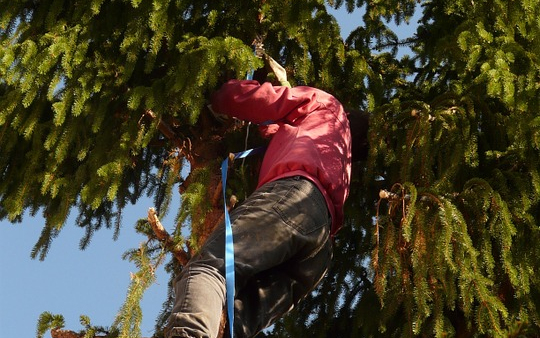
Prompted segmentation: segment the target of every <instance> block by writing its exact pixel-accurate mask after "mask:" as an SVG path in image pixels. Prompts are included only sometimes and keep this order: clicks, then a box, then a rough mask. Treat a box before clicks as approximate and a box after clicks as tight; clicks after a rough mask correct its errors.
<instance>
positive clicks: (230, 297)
mask: <svg viewBox="0 0 540 338" xmlns="http://www.w3.org/2000/svg"><path fill="white" fill-rule="evenodd" d="M264 149H265V147H259V148H254V149H249V150H246V151H241V152H238V153H234V154H231V155H232V159H231V160H235V159H237V158H238V159H240V158H244V157H247V156H249V155H254V154H258V153H261V152H262V151H264ZM229 158H230V157H227V158H226V159H225V160H223V162H222V163H221V179H222V186H223V207H224V209H225V283H226V284H225V285H226V287H227V294H226V296H227V316H228V317H229V330H230V334H231V338H233V328H234V293H235V291H234V284H235V282H234V241H233V234H232V225H231V219H230V217H229V211H228V210H227V195H226V187H227V169H228V168H229Z"/></svg>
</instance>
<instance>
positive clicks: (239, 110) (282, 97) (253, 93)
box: [212, 80, 319, 124]
mask: <svg viewBox="0 0 540 338" xmlns="http://www.w3.org/2000/svg"><path fill="white" fill-rule="evenodd" d="M315 96H316V94H315V93H314V91H313V89H311V88H309V87H296V88H288V87H283V86H275V87H274V86H272V84H271V83H269V82H265V83H263V84H262V85H261V84H259V83H258V82H257V81H249V80H231V81H229V82H227V83H225V84H224V85H223V86H222V87H221V89H220V90H218V91H217V92H216V93H214V95H213V97H212V110H214V111H215V112H216V113H219V114H225V115H228V116H231V117H235V118H238V119H240V120H246V121H251V122H253V123H257V124H260V123H264V122H269V121H272V122H279V121H281V120H285V121H289V122H292V121H294V120H295V119H296V118H298V117H300V116H302V115H305V114H309V113H310V112H311V111H313V110H314V109H316V108H317V107H318V106H319V103H318V102H317V101H316V100H315Z"/></svg>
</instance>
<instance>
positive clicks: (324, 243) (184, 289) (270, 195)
mask: <svg viewBox="0 0 540 338" xmlns="http://www.w3.org/2000/svg"><path fill="white" fill-rule="evenodd" d="M230 217H231V223H232V228H233V237H234V252H235V273H236V276H235V281H236V295H235V304H234V305H235V321H234V323H235V325H234V335H235V337H236V338H242V337H253V336H255V335H256V334H257V333H258V332H259V331H261V330H262V329H264V328H265V327H268V326H270V325H271V324H272V323H273V322H274V321H275V320H276V319H278V318H279V317H281V316H282V315H283V314H285V313H286V312H288V311H290V310H291V309H292V308H293V307H294V306H295V305H297V304H298V302H299V301H300V300H301V299H302V298H303V297H304V296H305V295H307V294H308V293H309V292H310V291H311V290H313V288H314V287H315V286H316V285H317V283H318V282H319V281H320V280H321V279H322V277H323V276H324V274H325V272H326V271H327V269H328V265H329V264H330V261H331V258H332V244H331V240H330V239H329V237H330V236H329V233H330V222H331V219H330V216H329V213H328V208H327V206H326V202H325V199H324V197H323V196H322V194H321V192H320V191H319V190H318V188H317V187H316V186H315V185H314V184H313V183H312V182H310V181H309V180H307V179H304V178H302V177H300V176H295V177H291V178H285V179H281V180H277V181H274V182H270V183H267V184H265V185H263V186H262V187H260V188H259V189H258V190H257V191H255V192H254V193H253V194H252V195H251V196H249V198H247V199H246V200H245V202H244V203H242V204H241V205H240V206H238V207H237V208H236V209H234V210H233V211H231V214H230ZM224 232H225V231H224V225H223V224H221V225H219V226H218V228H217V229H216V230H215V232H214V233H213V234H212V235H211V236H210V237H209V238H208V240H207V241H206V243H205V244H204V246H203V247H202V248H201V249H200V250H199V253H198V254H197V255H196V256H194V257H193V258H192V259H191V260H190V262H189V263H188V264H187V266H186V267H184V269H183V270H182V271H181V272H180V274H179V275H178V277H177V279H176V281H175V295H176V299H175V304H174V307H173V310H172V314H171V317H170V318H169V323H168V327H167V329H166V337H193V338H215V337H216V336H217V334H218V328H219V323H220V319H221V313H222V311H223V308H224V306H225V278H224V269H225V265H224V251H225V249H224V242H225V239H224V236H225V234H224Z"/></svg>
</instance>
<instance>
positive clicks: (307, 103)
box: [212, 80, 351, 235]
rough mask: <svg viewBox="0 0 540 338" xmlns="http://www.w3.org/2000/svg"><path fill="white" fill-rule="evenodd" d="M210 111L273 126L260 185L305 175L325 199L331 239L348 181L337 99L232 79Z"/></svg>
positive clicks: (345, 125)
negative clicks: (329, 216)
mask: <svg viewBox="0 0 540 338" xmlns="http://www.w3.org/2000/svg"><path fill="white" fill-rule="evenodd" d="M212 109H213V110H214V111H215V112H216V113H221V114H226V115H229V116H232V117H235V118H238V119H241V120H246V121H251V122H253V123H256V124H268V123H273V124H271V125H269V126H268V128H267V133H268V134H269V135H272V139H271V141H270V144H269V145H268V148H267V150H266V153H265V155H264V159H263V162H262V166H261V170H260V173H259V182H258V187H260V186H261V185H263V184H265V183H267V182H270V181H274V180H277V179H280V178H284V177H290V176H296V175H300V176H303V177H306V178H308V179H310V180H311V181H313V182H314V183H315V184H316V185H317V187H318V188H319V189H320V190H321V192H322V193H323V195H324V197H325V199H326V203H327V205H328V209H329V211H330V214H331V215H332V235H333V234H335V233H336V232H337V231H338V230H339V228H341V226H342V224H343V204H344V203H345V200H346V199H347V196H348V195H349V184H350V177H351V135H350V130H349V121H348V119H347V116H346V113H345V111H344V110H343V106H342V105H341V103H340V102H339V101H338V100H337V99H336V98H334V97H333V96H332V95H330V94H328V93H325V92H323V91H321V90H319V89H315V88H311V87H294V88H288V87H277V86H276V87H274V86H272V84H270V83H264V84H262V85H260V84H259V83H258V82H257V81H239V80H231V81H229V82H227V83H226V84H224V85H223V87H222V88H221V89H220V90H219V91H217V92H216V93H215V94H214V96H213V97H212Z"/></svg>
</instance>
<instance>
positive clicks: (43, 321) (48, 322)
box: [37, 312, 65, 338]
mask: <svg viewBox="0 0 540 338" xmlns="http://www.w3.org/2000/svg"><path fill="white" fill-rule="evenodd" d="M64 323H65V322H64V316H62V315H53V314H52V313H50V312H43V313H42V314H41V315H40V316H39V320H38V323H37V337H38V338H41V337H43V335H44V334H45V333H46V332H47V331H48V330H50V329H54V328H63V327H64Z"/></svg>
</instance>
